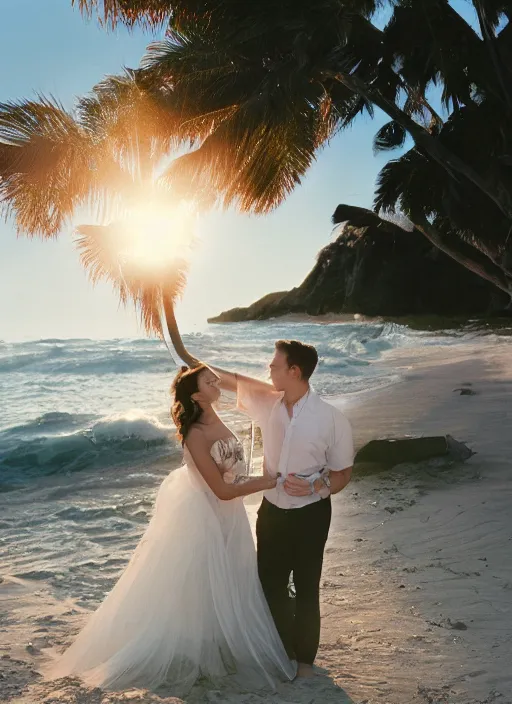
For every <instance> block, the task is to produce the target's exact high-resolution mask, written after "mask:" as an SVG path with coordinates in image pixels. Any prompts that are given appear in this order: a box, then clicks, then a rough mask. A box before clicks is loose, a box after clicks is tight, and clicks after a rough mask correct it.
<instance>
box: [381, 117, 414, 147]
mask: <svg viewBox="0 0 512 704" xmlns="http://www.w3.org/2000/svg"><path fill="white" fill-rule="evenodd" d="M406 139H407V132H406V130H405V128H404V127H402V125H399V124H398V123H397V122H395V121H394V120H391V122H386V124H385V125H383V126H382V127H381V128H380V130H379V131H378V132H377V134H376V135H375V138H374V140H373V150H374V152H384V151H391V150H393V149H398V148H400V147H403V146H404V144H405V140H406Z"/></svg>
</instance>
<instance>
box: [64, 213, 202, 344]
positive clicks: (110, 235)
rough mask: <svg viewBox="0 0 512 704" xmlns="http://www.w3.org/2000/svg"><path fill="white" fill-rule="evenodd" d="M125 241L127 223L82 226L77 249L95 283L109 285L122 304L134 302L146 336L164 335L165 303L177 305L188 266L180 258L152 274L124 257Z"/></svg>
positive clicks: (79, 230) (78, 231)
mask: <svg viewBox="0 0 512 704" xmlns="http://www.w3.org/2000/svg"><path fill="white" fill-rule="evenodd" d="M125 238H126V223H124V222H116V223H111V224H110V225H106V226H97V225H80V226H79V227H78V228H77V238H76V246H77V248H78V250H79V252H80V259H81V262H82V264H83V266H84V268H85V270H86V271H87V273H88V275H89V278H90V280H91V281H92V283H93V284H96V283H97V282H98V281H101V280H104V281H107V282H109V283H110V284H111V285H112V286H113V287H114V289H115V291H116V292H117V294H118V296H119V299H120V301H121V302H122V303H123V304H126V303H127V302H128V301H132V303H133V304H134V305H135V307H136V309H137V310H138V311H139V313H140V316H141V321H142V324H143V326H144V329H145V330H146V332H147V333H148V334H151V333H157V334H158V335H161V334H162V313H163V306H164V300H167V301H171V303H172V304H174V303H175V302H176V300H178V299H179V298H180V297H181V295H182V294H183V291H184V288H185V284H186V276H187V271H188V263H187V261H186V260H185V259H180V258H178V259H174V260H172V261H169V262H163V263H162V265H161V266H160V267H159V268H158V269H156V270H152V271H150V272H148V271H144V270H141V268H140V266H139V265H138V263H137V262H136V261H133V260H131V259H129V258H127V257H126V256H125V254H124V245H125Z"/></svg>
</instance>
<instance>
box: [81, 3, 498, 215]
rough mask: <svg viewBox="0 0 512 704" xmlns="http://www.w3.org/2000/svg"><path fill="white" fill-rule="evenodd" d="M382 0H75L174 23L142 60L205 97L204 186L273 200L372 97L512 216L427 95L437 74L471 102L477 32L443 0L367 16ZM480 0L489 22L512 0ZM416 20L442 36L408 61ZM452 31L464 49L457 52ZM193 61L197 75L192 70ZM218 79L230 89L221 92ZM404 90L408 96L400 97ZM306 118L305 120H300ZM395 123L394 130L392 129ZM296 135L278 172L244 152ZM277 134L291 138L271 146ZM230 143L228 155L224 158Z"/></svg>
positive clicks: (456, 96)
mask: <svg viewBox="0 0 512 704" xmlns="http://www.w3.org/2000/svg"><path fill="white" fill-rule="evenodd" d="M475 2H476V0H475ZM381 4H383V3H381V2H378V1H377V0H375V1H372V0H346V1H344V2H341V1H340V0H321V2H316V3H310V2H307V0H302V1H300V2H297V0H294V1H293V2H292V0H282V1H281V2H280V3H279V4H278V5H277V6H276V4H275V3H274V2H272V3H271V2H270V0H266V1H263V2H259V3H252V4H250V5H248V6H247V5H246V4H240V3H239V2H236V0H224V2H222V3H218V2H214V0H202V1H201V2H200V1H199V0H169V2H167V3H166V2H164V0H81V2H79V5H80V7H81V9H82V11H83V12H85V13H88V14H91V13H92V12H94V11H95V10H96V11H97V12H99V13H100V15H101V17H102V18H103V19H104V20H107V21H109V22H110V23H111V24H112V25H115V24H116V23H117V22H123V23H125V24H128V25H129V26H132V25H133V24H134V23H136V22H139V23H150V24H152V25H154V24H155V23H157V22H160V23H163V24H164V25H165V24H167V28H168V29H167V33H168V40H167V41H166V42H163V43H160V44H159V45H157V46H155V47H153V49H152V50H151V51H150V54H149V56H148V57H147V60H146V62H145V66H146V68H147V69H148V70H149V71H150V72H151V73H152V74H153V76H158V77H159V79H160V81H162V82H163V83H164V84H165V83H166V84H167V85H170V84H172V85H176V82H177V81H178V82H179V81H186V82H188V81H189V80H190V81H192V82H193V85H194V88H195V89H196V90H195V91H194V97H195V99H196V100H198V102H199V103H200V104H202V105H203V106H204V107H203V116H208V126H209V130H207V133H206V134H207V136H205V132H201V131H200V133H198V134H196V135H195V137H196V138H199V139H201V140H204V143H203V144H202V145H201V147H200V149H199V150H197V152H198V153H196V154H194V156H190V157H189V158H188V159H187V161H186V166H187V168H188V169H190V171H191V173H192V175H193V177H194V180H195V182H196V183H198V184H200V185H201V186H203V185H204V186H208V185H210V184H211V182H212V181H211V179H212V176H213V177H214V178H217V183H216V184H215V185H216V187H217V189H219V188H220V189H221V191H222V193H223V194H225V197H226V199H227V202H228V203H231V202H233V201H236V202H238V204H239V205H240V206H241V207H242V208H244V209H246V210H248V209H255V210H257V211H265V210H266V209H269V208H270V207H274V206H275V205H276V204H278V203H279V202H280V200H281V199H282V198H283V197H285V196H286V195H287V193H288V192H289V190H290V189H291V188H293V187H294V185H295V184H296V183H297V182H298V181H299V180H300V178H301V177H302V176H303V174H304V173H305V170H306V169H307V168H308V167H309V165H310V164H311V162H312V160H313V159H314V154H315V152H316V150H317V149H318V148H319V147H320V146H322V144H324V143H325V141H326V140H328V139H329V138H330V137H331V136H332V135H333V134H334V132H335V131H336V130H337V129H340V128H342V127H344V126H346V125H347V124H349V123H350V122H351V121H352V120H353V119H354V117H355V116H356V115H357V114H359V113H360V112H361V111H363V110H368V111H369V112H371V111H372V109H373V106H377V107H379V108H380V109H381V110H383V111H384V112H385V113H386V114H388V115H389V117H390V118H391V121H392V123H393V130H392V131H393V134H394V138H395V140H396V139H397V138H398V139H401V140H402V141H403V137H400V136H399V135H405V134H409V135H410V136H412V138H413V140H414V142H415V144H416V145H417V147H418V148H420V149H421V150H422V151H424V152H425V153H426V154H428V156H429V158H430V159H432V160H433V161H435V162H437V163H438V164H439V165H440V166H441V167H442V168H444V169H445V170H446V171H447V172H448V173H449V175H450V176H451V177H453V178H459V179H460V178H461V177H462V178H464V179H467V180H469V181H470V182H471V183H473V184H474V185H475V186H476V187H477V188H478V189H479V190H481V191H482V192H483V193H485V194H486V195H487V197H488V198H490V199H491V200H492V201H493V202H494V203H495V204H496V206H497V207H498V208H499V209H500V210H501V211H502V212H503V213H504V215H505V216H506V217H508V218H512V195H511V194H510V193H509V192H508V190H507V189H506V188H503V187H502V186H501V184H500V183H499V182H497V181H496V179H495V178H493V177H489V176H488V175H487V174H482V173H481V172H479V171H478V169H476V168H474V166H473V164H472V163H471V162H470V161H468V159H467V158H466V155H464V157H462V156H461V155H460V154H458V153H457V152H455V151H453V150H451V149H449V148H448V147H447V145H446V144H444V142H443V141H442V140H441V139H437V138H436V127H437V126H438V125H439V118H438V116H437V114H436V113H435V111H433V110H432V108H431V106H430V105H429V103H428V101H427V99H426V97H425V93H426V90H427V88H428V86H429V85H431V84H432V82H435V81H436V80H438V79H440V80H441V81H442V82H443V83H444V86H445V96H444V97H445V100H446V101H448V100H449V99H451V101H452V103H453V105H454V106H455V105H459V103H461V101H462V103H463V104H467V102H470V101H471V100H472V88H471V86H472V80H473V76H472V75H471V73H468V66H467V61H466V59H472V61H473V64H475V63H476V60H475V57H477V56H478V57H479V60H481V59H482V51H480V48H481V45H482V41H481V40H480V38H479V37H478V36H477V35H476V33H475V32H474V31H473V30H472V29H471V27H469V25H467V23H466V22H465V21H464V20H463V19H462V17H461V16H460V15H458V13H456V12H455V11H454V10H453V9H452V8H451V6H450V5H449V3H448V0H416V1H415V2H414V3H413V2H412V0H396V2H393V3H389V4H392V5H393V6H394V8H395V9H394V13H393V16H392V20H391V22H390V25H389V26H388V28H387V29H386V30H385V31H384V32H381V31H379V30H378V29H377V28H376V27H375V26H374V25H373V24H372V23H371V21H370V20H371V17H372V16H373V14H374V13H375V10H376V9H377V7H378V6H379V5H381ZM476 4H478V5H479V6H482V7H483V6H485V7H486V8H487V6H488V5H489V12H488V14H487V15H486V17H487V19H488V23H489V22H490V23H491V24H492V26H493V27H495V26H496V23H497V21H498V20H499V18H500V17H501V16H502V15H503V13H504V12H507V11H509V6H510V3H507V2H497V0H487V2H484V0H481V2H479V3H476ZM491 6H492V7H491ZM489 18H491V19H490V20H489ZM411 22H414V26H415V28H416V30H417V31H419V30H422V37H421V38H422V39H423V42H422V43H421V44H420V47H421V49H422V50H423V51H424V53H427V54H428V52H431V47H432V38H433V37H432V35H433V33H434V34H435V35H436V36H435V37H434V39H435V40H436V41H434V43H433V46H434V52H433V57H432V58H431V60H429V61H426V62H425V61H423V62H419V63H418V62H415V61H412V62H409V64H408V65H407V66H403V65H402V62H401V60H402V58H403V56H402V54H403V45H404V41H402V42H400V41H397V39H399V38H400V37H405V42H406V43H407V37H408V34H409V32H408V28H409V25H410V24H411ZM439 31H441V32H442V35H443V37H442V38H443V39H444V41H443V42H441V43H439V41H437V40H438V39H439V36H438V33H439ZM454 39H455V42H454ZM457 39H460V41H461V42H462V45H463V46H462V48H463V49H464V51H463V56H462V58H461V59H460V60H458V59H457V52H458V51H459V50H460V48H461V47H460V46H459V45H458V44H457V42H456V40H457ZM409 43H410V42H409ZM447 43H448V47H449V48H448V49H447ZM412 48H414V47H412ZM431 53H432V52H431ZM416 54H417V52H416ZM415 63H416V64H417V68H418V67H420V68H421V70H422V72H423V76H422V78H421V79H419V78H418V80H416V78H417V77H416V76H415V75H414V73H413V74H411V71H410V68H411V66H412V65H414V64H415ZM487 64H489V61H487ZM491 64H492V61H491ZM192 69H193V70H192ZM195 70H198V71H199V75H197V76H196V75H195V74H194V71H195ZM187 73H188V75H187ZM486 73H487V76H489V75H491V74H493V73H494V69H493V70H492V71H488V70H487V71H486ZM452 74H453V75H452ZM194 78H195V79H196V80H195V81H194ZM219 85H220V86H222V88H223V89H224V91H223V93H222V95H221V96H220V95H219V94H218V89H219ZM197 91H199V93H198V92H197ZM403 97H405V103H404V102H403V101H401V98H403ZM219 110H220V112H217V111H219ZM275 111H282V117H283V118H285V119H288V120H289V121H293V122H294V123H295V124H296V125H297V131H296V133H295V135H291V134H290V132H291V130H290V129H285V128H284V123H283V121H282V120H280V119H279V118H278V119H277V125H275V124H273V117H274V114H275ZM214 113H216V117H215V120H214V121H213V123H212V122H211V121H210V118H211V117H212V115H213V114H214ZM306 126H307V127H308V129H304V127H306ZM276 127H277V130H276V139H275V140H273V144H274V149H270V150H269V148H268V147H269V146H271V143H272V140H271V139H270V136H269V132H270V131H271V130H272V129H276ZM248 131H249V132H250V133H251V134H253V135H254V133H257V135H258V136H257V138H256V137H253V139H252V140H251V139H250V138H248ZM390 132H391V130H390V129H388V135H389V134H390ZM301 135H304V136H303V138H302V139H300V136H301ZM290 140H291V141H292V143H293V144H295V145H296V150H295V151H297V149H300V151H301V153H300V157H301V158H295V160H294V161H295V163H294V164H293V167H292V168H288V169H286V168H285V169H283V173H282V174H280V173H276V170H277V169H276V166H275V164H273V165H271V164H266V165H265V163H262V164H260V163H259V159H258V160H255V161H254V162H253V161H252V160H251V159H247V158H245V157H247V154H248V153H252V152H251V150H252V149H256V151H257V153H258V157H259V156H261V155H264V156H267V159H266V161H269V157H270V158H271V157H273V156H276V157H280V158H283V154H286V155H287V154H289V153H290V151H289V149H288V148H289V147H290V146H291V144H290ZM299 140H300V141H299ZM255 142H256V144H255ZM278 143H279V144H280V145H281V147H283V145H285V144H286V147H288V148H287V149H284V148H282V149H277V150H276V149H275V147H276V146H277V144H278ZM228 144H229V146H228ZM223 150H224V151H226V152H227V155H228V156H227V157H226V155H223V156H222V159H219V157H218V154H219V153H220V152H222V151H223ZM240 152H243V154H244V156H240ZM276 152H277V153H276ZM297 156H299V155H297V154H295V157H297ZM230 157H233V158H230ZM263 161H265V160H263ZM255 163H257V169H258V176H259V177H258V179H257V183H256V184H253V183H252V178H251V177H250V176H249V177H247V175H246V172H247V171H250V170H253V169H254V165H255ZM183 166H184V165H179V167H178V165H176V167H175V171H176V170H178V169H179V170H180V171H181V169H183ZM219 166H222V167H223V168H221V169H219ZM219 173H222V176H219ZM227 174H229V175H231V174H236V176H235V177H234V178H232V177H229V176H227ZM174 175H175V174H174ZM269 179H270V180H273V182H274V186H275V184H276V181H277V180H280V182H281V184H282V185H283V188H277V187H274V188H273V189H269V190H267V189H262V182H268V180H269ZM237 183H238V184H239V188H237ZM254 185H256V186H259V188H256V189H255V192H254V194H252V195H247V188H248V187H252V186H254ZM262 190H264V192H263V194H262V193H261V191H262ZM269 198H270V200H269Z"/></svg>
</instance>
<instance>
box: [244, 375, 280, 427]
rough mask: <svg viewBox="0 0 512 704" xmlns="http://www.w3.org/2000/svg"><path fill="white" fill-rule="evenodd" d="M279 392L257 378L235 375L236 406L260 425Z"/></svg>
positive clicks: (268, 413)
mask: <svg viewBox="0 0 512 704" xmlns="http://www.w3.org/2000/svg"><path fill="white" fill-rule="evenodd" d="M280 398H281V394H280V393H279V392H277V391H274V389H273V388H272V387H271V386H270V385H269V384H265V383H264V382H262V381H258V380H257V379H250V378H247V377H237V385H236V406H237V408H238V409H239V410H240V411H242V412H243V413H245V414H246V415H248V416H249V417H250V418H251V419H252V420H253V421H254V422H255V423H256V424H257V425H259V426H261V425H262V424H263V423H264V422H265V420H266V419H267V418H268V417H269V415H270V412H271V411H272V408H273V407H274V404H275V403H276V401H277V400H279V399H280Z"/></svg>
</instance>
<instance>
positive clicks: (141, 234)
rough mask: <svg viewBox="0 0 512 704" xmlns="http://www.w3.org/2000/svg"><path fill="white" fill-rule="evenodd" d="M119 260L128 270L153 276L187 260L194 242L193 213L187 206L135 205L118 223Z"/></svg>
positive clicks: (181, 204)
mask: <svg viewBox="0 0 512 704" xmlns="http://www.w3.org/2000/svg"><path fill="white" fill-rule="evenodd" d="M121 236H122V243H121V251H120V253H121V256H122V258H123V259H124V261H125V263H126V264H128V265H129V266H130V267H136V268H137V269H140V270H141V272H147V273H148V274H150V273H156V272H158V271H159V270H160V269H167V268H168V267H169V266H170V265H172V262H173V261H175V260H178V259H180V260H183V259H188V257H189V255H190V252H191V249H192V246H193V244H194V241H195V213H194V209H193V206H192V205H191V204H189V203H180V204H179V205H173V206H167V205H165V206H162V205H154V204H151V203H150V204H141V205H136V206H135V207H133V208H131V209H130V212H129V213H128V215H127V217H126V219H124V220H123V223H122V233H121Z"/></svg>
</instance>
